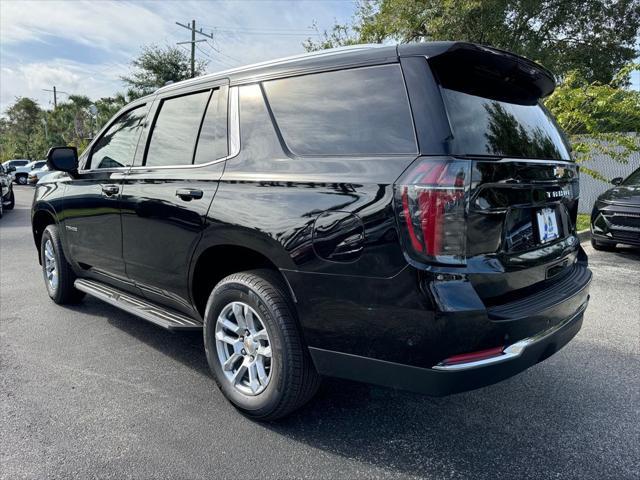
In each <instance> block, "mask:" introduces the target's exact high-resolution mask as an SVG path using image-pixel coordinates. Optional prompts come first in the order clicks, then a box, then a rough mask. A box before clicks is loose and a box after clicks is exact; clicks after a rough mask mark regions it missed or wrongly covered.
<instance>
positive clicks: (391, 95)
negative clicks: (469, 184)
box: [264, 65, 417, 155]
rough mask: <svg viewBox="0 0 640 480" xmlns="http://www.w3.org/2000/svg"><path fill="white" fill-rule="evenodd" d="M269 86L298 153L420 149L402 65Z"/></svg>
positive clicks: (288, 80) (286, 136)
mask: <svg viewBox="0 0 640 480" xmlns="http://www.w3.org/2000/svg"><path fill="white" fill-rule="evenodd" d="M264 88H265V91H266V94H267V99H268V101H269V104H270V106H271V109H272V111H273V114H274V116H275V120H276V123H277V124H278V127H279V128H280V131H281V133H282V136H283V138H284V141H285V142H286V144H287V146H288V147H289V149H290V150H291V151H292V152H293V153H295V154H297V155H367V154H399V153H416V152H417V146H416V140H415V135H414V130H413V120H412V117H411V109H410V107H409V100H408V98H407V93H406V90H405V86H404V79H403V78H402V72H401V70H400V66H399V65H381V66H376V67H366V68H356V69H350V70H340V71H336V72H326V73H318V74H311V75H304V76H300V77H292V78H285V79H280V80H272V81H268V82H265V83H264Z"/></svg>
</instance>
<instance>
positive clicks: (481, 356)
mask: <svg viewBox="0 0 640 480" xmlns="http://www.w3.org/2000/svg"><path fill="white" fill-rule="evenodd" d="M503 350H504V347H493V348H487V349H486V350H478V351H477V352H469V353H461V354H459V355H454V356H452V357H449V358H446V359H445V360H443V361H442V362H440V365H458V364H460V363H470V362H477V361H479V360H486V359H487V358H493V357H499V356H501V355H502V354H503Z"/></svg>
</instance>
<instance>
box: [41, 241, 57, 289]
mask: <svg viewBox="0 0 640 480" xmlns="http://www.w3.org/2000/svg"><path fill="white" fill-rule="evenodd" d="M44 277H45V280H46V281H47V284H48V286H49V289H50V290H51V291H52V292H55V291H56V289H57V288H58V267H57V264H56V256H55V252H54V250H53V243H51V240H50V239H47V241H46V242H45V243H44Z"/></svg>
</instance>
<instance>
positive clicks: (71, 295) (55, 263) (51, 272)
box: [40, 225, 84, 305]
mask: <svg viewBox="0 0 640 480" xmlns="http://www.w3.org/2000/svg"><path fill="white" fill-rule="evenodd" d="M40 258H41V260H42V274H43V276H44V283H45V285H46V287H47V293H49V297H51V300H53V301H54V302H56V303H57V304H59V305H65V304H72V303H78V302H79V301H80V300H82V298H83V297H84V292H81V291H80V290H76V288H75V287H74V286H73V282H74V281H75V279H76V276H75V274H74V273H73V270H72V269H71V266H70V265H69V263H67V259H66V257H65V256H64V251H63V250H62V243H61V242H60V235H59V232H58V226H57V225H49V226H48V227H47V228H45V230H44V232H43V234H42V240H41V241H40Z"/></svg>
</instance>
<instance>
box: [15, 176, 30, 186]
mask: <svg viewBox="0 0 640 480" xmlns="http://www.w3.org/2000/svg"><path fill="white" fill-rule="evenodd" d="M16 182H18V184H20V185H26V184H27V176H26V175H16Z"/></svg>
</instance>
